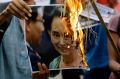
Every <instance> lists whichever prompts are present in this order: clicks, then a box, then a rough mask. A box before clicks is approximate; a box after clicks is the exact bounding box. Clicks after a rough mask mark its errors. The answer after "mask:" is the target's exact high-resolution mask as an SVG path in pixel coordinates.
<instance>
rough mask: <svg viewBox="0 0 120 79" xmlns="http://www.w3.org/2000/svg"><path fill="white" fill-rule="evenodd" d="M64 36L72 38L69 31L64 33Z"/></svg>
mask: <svg viewBox="0 0 120 79" xmlns="http://www.w3.org/2000/svg"><path fill="white" fill-rule="evenodd" d="M64 38H65V39H72V36H71V34H69V33H64Z"/></svg>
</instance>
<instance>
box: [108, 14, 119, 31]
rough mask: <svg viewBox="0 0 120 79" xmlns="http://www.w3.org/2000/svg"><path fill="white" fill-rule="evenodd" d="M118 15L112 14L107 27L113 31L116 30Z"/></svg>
mask: <svg viewBox="0 0 120 79" xmlns="http://www.w3.org/2000/svg"><path fill="white" fill-rule="evenodd" d="M119 17H120V16H118V15H116V16H114V17H112V18H111V20H110V22H109V24H108V29H109V30H110V31H113V32H117V26H118V21H119Z"/></svg>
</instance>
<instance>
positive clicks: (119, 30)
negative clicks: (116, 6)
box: [117, 17, 120, 37]
mask: <svg viewBox="0 0 120 79" xmlns="http://www.w3.org/2000/svg"><path fill="white" fill-rule="evenodd" d="M117 33H118V35H119V37H120V17H119V20H118V26H117Z"/></svg>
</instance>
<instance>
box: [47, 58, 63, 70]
mask: <svg viewBox="0 0 120 79" xmlns="http://www.w3.org/2000/svg"><path fill="white" fill-rule="evenodd" d="M60 59H61V57H60V56H58V57H56V58H55V59H53V61H52V62H51V63H50V65H49V68H50V69H57V68H59V64H60Z"/></svg>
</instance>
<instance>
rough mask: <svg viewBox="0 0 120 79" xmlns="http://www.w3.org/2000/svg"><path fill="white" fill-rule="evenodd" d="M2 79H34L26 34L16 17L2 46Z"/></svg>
mask: <svg viewBox="0 0 120 79" xmlns="http://www.w3.org/2000/svg"><path fill="white" fill-rule="evenodd" d="M0 79H32V72H31V65H30V60H29V56H28V51H27V47H26V44H25V41H24V34H23V31H22V28H21V25H20V22H19V20H18V19H17V18H16V17H13V18H12V20H11V23H10V25H9V27H8V29H7V30H6V32H5V34H4V36H3V39H2V42H1V45H0Z"/></svg>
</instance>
